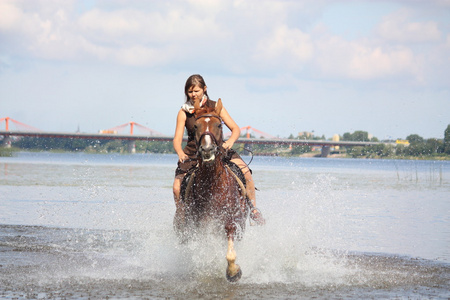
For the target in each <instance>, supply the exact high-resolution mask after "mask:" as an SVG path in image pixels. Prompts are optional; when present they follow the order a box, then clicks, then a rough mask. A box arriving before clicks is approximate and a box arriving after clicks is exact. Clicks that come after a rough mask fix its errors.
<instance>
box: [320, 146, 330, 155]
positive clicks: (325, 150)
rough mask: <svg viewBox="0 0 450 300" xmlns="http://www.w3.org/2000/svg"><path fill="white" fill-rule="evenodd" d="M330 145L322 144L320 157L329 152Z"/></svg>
mask: <svg viewBox="0 0 450 300" xmlns="http://www.w3.org/2000/svg"><path fill="white" fill-rule="evenodd" d="M330 150H331V148H330V146H322V153H320V157H327V156H328V155H329V154H330Z"/></svg>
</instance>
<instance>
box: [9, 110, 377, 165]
mask: <svg viewBox="0 0 450 300" xmlns="http://www.w3.org/2000/svg"><path fill="white" fill-rule="evenodd" d="M2 121H4V122H5V127H6V128H5V129H6V130H4V131H0V136H3V145H4V146H5V147H10V146H11V137H13V136H15V137H36V138H66V139H89V140H123V141H128V151H129V152H130V153H133V152H135V141H160V142H170V141H172V140H173V136H164V135H162V134H161V133H159V132H157V131H154V130H153V129H150V128H147V127H145V126H143V125H140V124H138V123H136V122H129V123H125V124H123V125H119V126H116V127H113V128H110V129H107V130H101V131H100V133H67V132H44V131H41V130H39V129H37V128H35V127H32V126H29V125H26V124H24V123H21V122H19V121H16V120H13V119H11V118H9V117H7V118H2V119H0V122H2ZM9 122H11V123H12V124H15V125H16V127H19V128H21V129H22V128H23V130H10V129H9ZM128 126H130V131H129V134H128V133H126V134H125V133H123V132H124V131H127V128H128ZM135 128H136V129H139V130H140V132H144V133H145V134H134V129H135ZM241 132H245V134H246V138H239V139H238V140H237V141H236V143H237V144H239V143H243V144H246V145H252V144H255V145H275V146H277V145H278V146H286V145H287V146H292V147H294V146H312V147H313V146H320V147H322V154H321V156H323V157H326V156H328V154H329V153H330V148H331V147H336V146H344V147H349V146H373V145H379V144H385V143H382V142H346V141H325V140H297V139H280V138H275V137H273V136H271V135H269V134H267V133H264V132H262V131H259V130H257V129H255V128H252V127H250V126H246V127H242V128H241ZM250 133H252V134H253V135H258V136H259V138H250ZM228 136H229V134H228ZM225 137H227V135H225ZM183 140H184V141H187V137H184V138H183Z"/></svg>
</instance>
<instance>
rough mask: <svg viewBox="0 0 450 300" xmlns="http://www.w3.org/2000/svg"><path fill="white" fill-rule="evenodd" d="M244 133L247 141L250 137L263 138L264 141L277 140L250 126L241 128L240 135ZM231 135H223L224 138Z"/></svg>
mask: <svg viewBox="0 0 450 300" xmlns="http://www.w3.org/2000/svg"><path fill="white" fill-rule="evenodd" d="M243 132H245V137H246V138H247V139H249V138H251V137H252V136H254V137H257V138H265V139H277V137H275V136H273V135H270V134H268V133H265V132H262V131H261V130H258V129H256V128H253V127H251V126H245V127H242V128H241V135H242V133H243ZM230 135H231V132H229V133H227V134H225V135H224V136H225V137H229V136H230Z"/></svg>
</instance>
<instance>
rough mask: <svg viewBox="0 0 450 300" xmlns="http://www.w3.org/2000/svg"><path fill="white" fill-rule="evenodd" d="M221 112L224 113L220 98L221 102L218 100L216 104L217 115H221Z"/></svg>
mask: <svg viewBox="0 0 450 300" xmlns="http://www.w3.org/2000/svg"><path fill="white" fill-rule="evenodd" d="M221 111H222V99H220V98H219V100H217V104H216V114H217V115H220V112H221Z"/></svg>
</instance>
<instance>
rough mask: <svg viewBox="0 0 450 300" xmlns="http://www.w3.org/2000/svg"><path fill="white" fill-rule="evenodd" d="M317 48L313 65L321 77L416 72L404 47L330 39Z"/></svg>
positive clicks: (371, 76) (360, 77) (361, 77)
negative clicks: (315, 62)
mask: <svg viewBox="0 0 450 300" xmlns="http://www.w3.org/2000/svg"><path fill="white" fill-rule="evenodd" d="M317 49H318V54H317V64H318V66H319V67H320V70H321V71H322V75H324V76H332V77H337V78H339V77H344V78H351V79H358V80H368V79H383V78H386V77H391V76H399V75H402V74H403V75H407V76H412V75H413V76H414V75H415V73H416V68H417V66H416V61H415V58H414V54H413V52H412V50H411V49H409V48H406V47H383V46H382V45H379V44H375V45H371V44H370V43H369V42H368V41H365V40H358V41H346V40H344V39H342V38H340V37H337V36H334V37H329V38H326V39H322V40H321V41H319V42H318V43H317Z"/></svg>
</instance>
